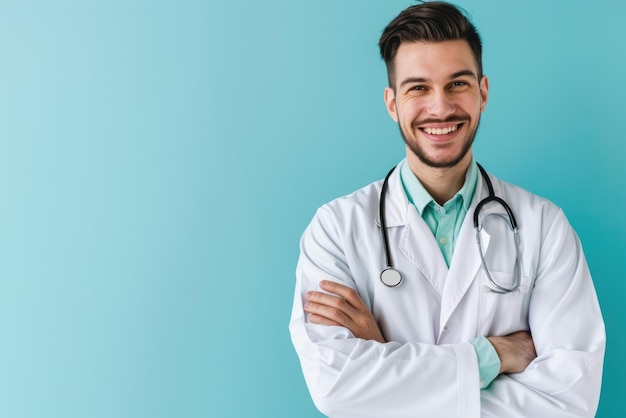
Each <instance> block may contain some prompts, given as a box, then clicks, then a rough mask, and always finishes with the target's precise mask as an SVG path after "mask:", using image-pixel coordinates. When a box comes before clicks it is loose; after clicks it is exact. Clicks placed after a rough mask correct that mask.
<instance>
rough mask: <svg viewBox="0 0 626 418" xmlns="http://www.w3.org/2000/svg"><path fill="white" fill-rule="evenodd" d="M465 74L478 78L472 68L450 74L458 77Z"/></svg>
mask: <svg viewBox="0 0 626 418" xmlns="http://www.w3.org/2000/svg"><path fill="white" fill-rule="evenodd" d="M463 76H470V77H474V78H476V79H478V76H477V75H476V73H475V72H474V71H472V70H461V71H457V72H456V73H454V74H452V75H451V76H450V78H451V79H452V78H457V77H463Z"/></svg>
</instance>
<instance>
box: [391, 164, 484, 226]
mask: <svg viewBox="0 0 626 418" xmlns="http://www.w3.org/2000/svg"><path fill="white" fill-rule="evenodd" d="M400 180H401V181H402V187H403V188H404V192H405V193H406V196H407V198H408V199H409V202H411V203H412V204H413V205H414V206H415V209H417V211H418V212H419V214H420V215H421V214H423V213H424V209H425V208H426V206H427V205H428V204H430V202H433V203H434V204H437V203H436V202H435V201H434V199H433V198H432V196H431V195H430V194H429V193H428V192H427V191H426V189H425V188H424V186H422V183H420V181H419V180H418V179H417V177H416V176H415V174H413V172H412V171H411V168H410V167H409V164H408V163H407V161H406V159H404V160H402V161H401V162H400ZM477 180H478V167H477V166H476V162H475V161H474V159H472V162H471V163H470V165H469V168H468V170H467V172H466V173H465V183H463V187H461V190H459V191H458V192H457V193H456V194H455V195H454V197H453V198H452V199H450V200H449V201H448V202H451V201H453V200H454V199H457V198H458V197H459V196H460V198H461V202H462V204H463V208H464V209H465V210H466V211H467V210H468V209H469V207H470V205H471V203H472V199H473V197H474V192H475V191H476V183H477ZM448 202H446V203H448Z"/></svg>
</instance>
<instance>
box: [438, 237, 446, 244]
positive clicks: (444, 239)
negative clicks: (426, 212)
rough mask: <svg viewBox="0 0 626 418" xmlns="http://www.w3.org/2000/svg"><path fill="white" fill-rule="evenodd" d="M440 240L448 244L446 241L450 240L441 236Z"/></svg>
mask: <svg viewBox="0 0 626 418" xmlns="http://www.w3.org/2000/svg"><path fill="white" fill-rule="evenodd" d="M439 242H440V243H441V245H446V243H447V242H448V239H447V238H446V237H441V238H439Z"/></svg>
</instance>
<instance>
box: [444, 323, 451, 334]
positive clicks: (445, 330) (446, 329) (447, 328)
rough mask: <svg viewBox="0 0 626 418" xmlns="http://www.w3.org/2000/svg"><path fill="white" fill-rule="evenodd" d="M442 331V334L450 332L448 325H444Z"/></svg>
mask: <svg viewBox="0 0 626 418" xmlns="http://www.w3.org/2000/svg"><path fill="white" fill-rule="evenodd" d="M443 331H444V332H448V331H450V324H445V325H444V326H443Z"/></svg>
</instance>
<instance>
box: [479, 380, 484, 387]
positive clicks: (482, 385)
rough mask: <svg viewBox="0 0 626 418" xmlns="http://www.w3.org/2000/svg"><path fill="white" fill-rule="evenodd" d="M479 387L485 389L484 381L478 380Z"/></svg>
mask: <svg viewBox="0 0 626 418" xmlns="http://www.w3.org/2000/svg"><path fill="white" fill-rule="evenodd" d="M480 387H481V388H484V387H485V380H484V379H480Z"/></svg>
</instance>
